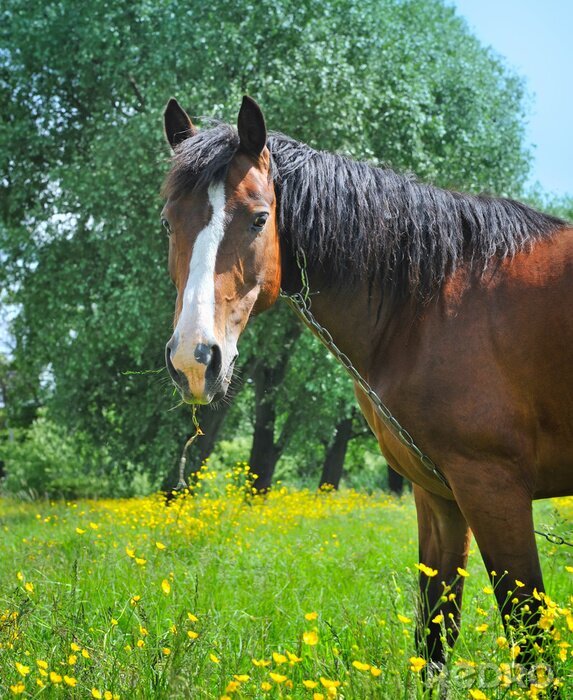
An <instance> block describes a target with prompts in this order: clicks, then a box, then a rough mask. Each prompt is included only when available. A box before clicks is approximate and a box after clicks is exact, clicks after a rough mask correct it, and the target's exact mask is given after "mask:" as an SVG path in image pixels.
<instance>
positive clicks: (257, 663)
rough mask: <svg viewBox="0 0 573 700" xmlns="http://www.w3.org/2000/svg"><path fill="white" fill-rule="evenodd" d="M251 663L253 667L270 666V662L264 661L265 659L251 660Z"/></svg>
mask: <svg viewBox="0 0 573 700" xmlns="http://www.w3.org/2000/svg"><path fill="white" fill-rule="evenodd" d="M251 661H252V662H253V666H270V663H271V662H270V661H266V660H265V659H251Z"/></svg>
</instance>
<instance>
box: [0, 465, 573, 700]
mask: <svg viewBox="0 0 573 700" xmlns="http://www.w3.org/2000/svg"><path fill="white" fill-rule="evenodd" d="M202 483H203V488H202V494H201V495H199V496H197V497H195V498H187V499H184V500H183V499H181V500H179V501H178V502H176V503H175V504H174V505H172V506H170V507H168V508H166V507H165V506H164V505H163V503H162V502H160V500H159V499H157V498H149V499H140V500H135V499H132V500H118V501H99V502H96V501H89V502H88V501H84V502H77V503H67V504H66V503H47V502H43V503H29V504H26V503H21V502H15V501H10V500H0V532H1V533H2V537H1V540H0V697H2V698H3V697H10V696H11V694H12V691H11V689H10V688H11V687H13V688H14V689H15V690H22V686H21V685H20V686H19V684H23V686H24V688H23V695H22V696H23V697H42V698H51V697H66V698H67V697H70V698H76V697H77V698H88V697H92V689H95V690H96V691H98V692H99V693H100V694H101V696H102V697H104V694H105V692H106V691H108V693H111V695H108V697H112V696H113V695H119V696H120V697H121V698H153V699H156V698H158V699H161V698H170V699H171V698H193V699H201V698H221V697H223V696H225V695H227V696H231V697H233V698H279V697H280V698H285V699H286V698H307V699H309V700H312V698H313V695H314V694H315V693H319V694H322V695H323V697H324V698H325V699H326V698H328V697H339V698H341V697H344V698H347V699H349V698H359V699H363V698H364V699H367V698H409V697H422V695H423V691H422V687H421V682H420V675H419V674H418V673H416V672H414V671H412V670H411V669H410V665H411V664H410V661H409V659H410V657H414V656H416V651H415V648H414V641H413V638H414V624H415V617H416V610H415V609H416V589H417V573H418V572H417V570H416V569H415V564H416V563H417V556H416V553H417V544H416V518H415V509H414V507H413V504H412V502H411V499H410V498H409V497H405V498H404V499H403V500H402V501H398V500H394V499H391V498H389V497H388V496H386V495H384V494H374V495H371V496H368V495H360V494H357V493H355V492H342V493H338V494H320V495H315V494H311V493H308V492H287V491H286V490H283V491H277V492H275V493H274V494H272V495H271V497H270V498H268V499H267V500H266V501H259V502H255V503H252V502H251V503H249V502H245V501H244V499H242V498H241V497H239V496H238V495H237V494H233V493H230V494H227V495H219V491H218V487H217V486H216V484H215V482H213V481H211V480H210V479H209V478H205V479H204V480H203V482H202ZM209 492H210V493H209ZM558 506H559V509H560V511H559V512H560V513H561V515H562V516H563V517H565V518H570V517H571V515H572V514H573V499H561V501H560V502H559V503H558ZM536 513H537V517H536V522H537V524H538V525H548V526H550V527H554V521H555V517H556V515H555V514H556V510H555V506H554V504H552V503H549V502H545V503H542V504H537V506H536ZM561 529H563V528H561ZM157 543H159V545H160V547H161V548H160V547H158V546H157ZM539 545H540V550H541V556H542V561H543V567H544V574H545V580H546V586H547V592H548V594H549V596H550V597H551V598H552V599H554V600H555V601H557V603H558V612H557V613H556V615H557V617H556V620H555V629H556V630H557V632H555V633H554V634H555V635H557V636H560V639H558V640H557V641H558V642H559V643H561V644H563V642H566V643H570V644H573V640H572V639H571V636H572V632H571V629H573V616H571V612H570V609H571V607H572V603H573V600H572V599H571V598H570V596H571V594H572V593H573V573H571V572H569V571H568V570H567V569H566V567H567V566H571V565H573V557H572V555H571V552H568V551H564V550H566V549H567V548H566V547H560V548H559V547H556V546H553V545H550V544H549V543H547V542H545V541H544V540H541V541H540V542H539ZM163 546H164V548H163ZM474 549H475V548H474ZM143 560H145V561H143ZM468 570H469V572H470V576H469V578H468V579H467V582H466V592H465V598H464V615H463V625H462V634H461V637H460V639H459V641H458V643H457V644H456V646H455V648H454V650H453V651H452V654H451V658H450V660H449V662H448V668H447V673H448V676H449V681H448V684H449V687H450V693H451V694H450V697H455V698H457V697H460V698H468V697H472V695H470V691H472V692H473V693H474V695H473V697H487V698H501V697H511V696H512V695H511V693H513V696H515V697H529V695H528V691H527V692H526V691H525V690H520V689H519V688H517V687H515V686H512V688H510V689H507V688H503V687H501V686H500V687H496V688H490V687H484V680H485V681H487V678H485V677H483V675H482V676H480V675H479V673H481V670H480V669H482V668H485V669H486V670H487V668H489V669H490V672H491V668H492V667H493V665H495V667H499V664H503V663H510V660H511V659H510V649H508V648H502V647H500V645H499V644H498V643H497V642H496V640H497V638H498V637H501V636H503V631H502V629H501V624H500V620H499V615H498V613H497V610H496V608H495V605H494V600H493V596H492V595H488V594H487V593H485V592H484V591H483V590H482V589H483V588H484V587H485V586H487V585H488V582H487V579H486V576H485V572H484V570H483V565H482V562H481V558H480V556H479V553H477V552H476V551H473V552H472V556H471V559H470V564H469V566H468ZM27 584H28V585H27ZM30 584H31V585H30ZM135 596H139V598H136V599H134V597H135ZM313 612H315V613H317V617H316V619H314V620H312V619H311V620H308V619H306V618H305V614H308V613H313ZM188 613H190V614H191V615H192V616H195V617H196V618H197V619H196V621H194V620H193V619H190V618H189V615H188ZM398 616H400V617H398ZM481 625H487V629H485V631H482V632H479V631H477V630H476V627H480V626H481ZM480 629H484V628H480ZM188 632H191V633H192V635H191V636H193V637H195V635H198V636H196V638H191V637H190V636H189V635H188ZM305 633H307V634H306V635H305ZM308 633H310V634H308ZM316 638H317V640H318V641H317V643H316V644H307V643H305V641H307V642H308V641H314V639H316ZM138 644H139V646H138ZM72 645H74V646H72ZM509 646H511V640H510V644H509ZM82 650H84V655H82ZM572 650H573V647H571V648H569V647H565V646H564V645H563V646H561V647H560V653H561V656H562V657H563V658H561V659H558V660H557V661H556V662H555V671H556V673H557V675H558V676H560V677H561V679H562V681H563V682H564V684H565V697H571V696H573V681H572V678H571V676H572V674H573V657H572V656H571V652H572ZM287 652H290V654H291V655H292V656H290V657H288V655H287ZM273 653H275V655H277V654H278V655H283V656H287V662H286V663H281V661H282V659H281V656H275V658H273ZM70 656H71V658H70ZM86 656H87V657H86ZM74 657H75V658H74ZM289 658H290V659H291V661H289V660H288V659H289ZM253 659H255V660H257V661H260V660H265V661H270V662H271V663H270V665H267V666H255V665H254V664H253ZM293 659H299V660H293ZM38 660H40V661H43V662H45V665H46V668H45V669H42V668H40V667H39V666H38V664H37V661H38ZM353 661H358V662H361V663H363V664H368V665H369V666H373V667H374V668H375V671H374V673H377V671H376V669H380V670H381V673H380V674H379V675H378V676H377V677H375V676H374V675H373V674H372V672H371V671H370V670H368V669H366V670H359V669H358V668H356V667H355V666H353V663H352V662H353ZM74 662H75V663H74ZM16 663H19V664H22V665H23V666H24V667H28V668H29V669H30V670H29V673H27V674H26V675H25V676H23V675H21V673H20V671H19V670H18V668H17V667H16ZM472 664H477V667H474V666H472ZM485 664H489V665H490V666H488V667H486V666H485ZM19 668H20V670H21V671H25V670H26V669H25V668H22V666H20V667H19ZM42 671H44V673H47V674H48V675H47V676H46V675H43V674H42ZM50 672H52V676H51V678H50ZM271 672H272V673H273V674H275V676H274V679H273V678H272V677H271V676H270V675H269V674H270V673H271ZM54 674H55V675H54ZM276 674H278V675H276ZM235 675H238V676H240V677H246V676H248V677H249V679H248V680H246V679H245V678H242V679H241V680H236V679H235V678H234V676H235ZM283 676H286V680H283V681H282V682H280V681H281V678H282V677H283ZM321 678H322V679H323V681H321ZM58 679H60V680H58ZM66 679H67V682H66ZM303 680H307V681H313V682H316V683H318V685H317V687H316V688H313V689H309V688H307V687H305V686H304V685H303V683H302V681H303ZM38 681H40V683H41V684H43V686H44V687H41V685H38ZM324 681H326V682H327V683H326V685H329V683H328V681H334V682H340V685H339V686H338V687H332V688H331V689H330V690H329V688H327V687H325V685H324ZM74 682H75V685H74V686H72V685H68V684H67V683H72V684H73V683H74ZM229 683H231V685H230V686H229ZM233 684H235V685H233ZM266 684H269V685H268V686H267V685H266ZM480 685H481V692H483V693H484V695H483V696H480V695H479V693H477V690H478V689H479V688H480ZM486 685H487V682H486ZM490 685H491V684H490ZM267 687H268V688H270V689H268V690H265V688H267ZM94 696H95V697H97V692H96V693H95V695H94ZM317 697H320V696H317Z"/></svg>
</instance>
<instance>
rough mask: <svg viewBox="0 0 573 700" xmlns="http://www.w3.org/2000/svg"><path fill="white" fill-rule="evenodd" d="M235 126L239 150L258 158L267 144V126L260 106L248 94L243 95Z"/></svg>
mask: <svg viewBox="0 0 573 700" xmlns="http://www.w3.org/2000/svg"><path fill="white" fill-rule="evenodd" d="M237 128H238V130H239V143H240V147H241V150H243V151H245V152H246V153H248V154H249V155H250V156H252V157H254V158H258V157H259V156H260V155H261V153H262V151H263V148H264V147H265V146H266V145H267V127H266V126H265V118H264V117H263V113H262V111H261V108H260V107H259V105H258V104H257V103H256V102H255V101H254V100H253V98H252V97H249V96H248V95H245V96H244V97H243V102H242V104H241V109H240V110H239V118H238V122H237Z"/></svg>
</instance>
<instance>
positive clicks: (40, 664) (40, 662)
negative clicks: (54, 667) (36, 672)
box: [36, 659, 48, 669]
mask: <svg viewBox="0 0 573 700" xmlns="http://www.w3.org/2000/svg"><path fill="white" fill-rule="evenodd" d="M36 663H37V664H38V668H43V669H46V668H48V664H47V662H46V661H44V660H43V659H36Z"/></svg>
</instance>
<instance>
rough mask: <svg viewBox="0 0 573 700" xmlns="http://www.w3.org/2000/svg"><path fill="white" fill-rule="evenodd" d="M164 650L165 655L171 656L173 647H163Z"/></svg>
mask: <svg viewBox="0 0 573 700" xmlns="http://www.w3.org/2000/svg"><path fill="white" fill-rule="evenodd" d="M162 651H163V654H164V656H169V654H171V649H170V648H169V647H163V650H162Z"/></svg>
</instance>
